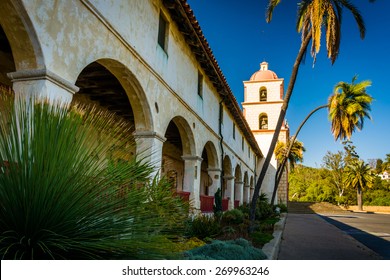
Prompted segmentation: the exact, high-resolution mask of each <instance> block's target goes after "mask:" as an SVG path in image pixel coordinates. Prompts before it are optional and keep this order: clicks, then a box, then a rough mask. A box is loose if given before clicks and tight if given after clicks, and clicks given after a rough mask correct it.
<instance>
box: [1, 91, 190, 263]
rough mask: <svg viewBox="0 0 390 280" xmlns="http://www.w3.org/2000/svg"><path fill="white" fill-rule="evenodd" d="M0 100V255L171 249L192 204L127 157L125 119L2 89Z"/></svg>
mask: <svg viewBox="0 0 390 280" xmlns="http://www.w3.org/2000/svg"><path fill="white" fill-rule="evenodd" d="M0 104H2V106H1V107H0V162H1V163H3V162H7V167H6V169H2V171H0V202H1V208H0V256H1V258H2V259H150V258H167V256H168V255H169V254H170V253H171V252H172V248H173V246H174V244H173V242H171V241H170V240H172V239H173V238H175V237H176V236H177V235H179V234H181V233H182V232H183V231H184V228H183V225H184V221H185V220H186V219H187V217H188V204H186V203H184V202H183V201H182V200H180V199H178V198H176V197H174V196H173V194H172V192H171V186H170V185H169V184H167V182H164V181H160V180H157V178H155V179H154V180H151V178H150V174H151V173H152V172H154V168H153V167H152V166H151V165H150V164H148V163H145V161H144V160H143V159H142V158H139V159H136V158H130V157H129V154H130V153H129V149H132V148H133V147H131V145H132V141H129V140H128V139H129V135H131V130H130V128H129V126H128V123H126V122H125V121H124V120H121V119H118V118H116V117H115V116H114V115H113V114H111V113H108V112H106V111H101V110H98V109H96V108H85V107H80V106H75V107H73V106H72V107H70V108H68V107H61V106H59V105H51V104H48V103H47V102H45V101H44V102H41V101H38V100H25V99H21V100H19V101H18V103H17V104H13V98H12V97H10V96H6V95H4V94H1V100H0Z"/></svg>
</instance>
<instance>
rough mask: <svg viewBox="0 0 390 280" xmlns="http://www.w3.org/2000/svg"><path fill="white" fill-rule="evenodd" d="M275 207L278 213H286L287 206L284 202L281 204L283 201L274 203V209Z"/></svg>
mask: <svg viewBox="0 0 390 280" xmlns="http://www.w3.org/2000/svg"><path fill="white" fill-rule="evenodd" d="M276 208H279V211H280V213H287V212H288V208H287V205H286V204H283V203H279V204H276V205H275V206H274V209H276Z"/></svg>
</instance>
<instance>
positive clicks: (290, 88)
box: [249, 32, 312, 232]
mask: <svg viewBox="0 0 390 280" xmlns="http://www.w3.org/2000/svg"><path fill="white" fill-rule="evenodd" d="M311 37H312V36H311V32H309V33H308V34H307V36H306V38H305V39H304V40H303V42H302V44H301V48H300V49H299V52H298V55H297V58H296V59H295V62H294V66H293V69H292V72H291V78H290V81H289V84H288V88H287V91H286V96H285V97H284V101H283V105H282V108H281V111H280V115H279V119H278V122H277V124H276V128H275V133H274V135H273V138H272V142H271V146H270V147H269V150H268V153H267V157H266V158H265V161H264V164H263V167H262V168H261V172H260V175H259V179H258V180H257V182H256V186H255V190H254V193H253V198H252V201H251V207H250V212H249V219H250V226H249V232H252V231H253V229H254V221H255V211H256V204H257V200H258V198H259V195H260V188H261V185H262V183H263V181H264V178H265V175H266V172H267V169H268V166H269V164H270V162H271V158H272V154H273V152H274V149H275V146H276V142H277V141H278V137H279V133H280V130H281V128H282V125H283V121H284V118H285V116H286V111H287V108H288V103H289V101H290V98H291V96H292V92H293V89H294V85H295V81H296V79H297V75H298V71H299V66H300V64H301V62H302V58H303V56H304V54H305V52H306V49H307V46H308V45H309V42H310V40H311Z"/></svg>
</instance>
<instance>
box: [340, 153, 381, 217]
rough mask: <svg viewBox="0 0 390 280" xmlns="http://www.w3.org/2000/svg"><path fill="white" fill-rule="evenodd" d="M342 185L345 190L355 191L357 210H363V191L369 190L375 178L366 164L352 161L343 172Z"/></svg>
mask: <svg viewBox="0 0 390 280" xmlns="http://www.w3.org/2000/svg"><path fill="white" fill-rule="evenodd" d="M344 176H345V177H344V184H345V185H346V187H347V188H354V189H356V194H357V203H358V209H359V210H360V211H362V210H363V190H364V189H365V188H371V187H372V186H373V183H374V178H375V176H374V175H373V174H372V172H371V168H370V166H369V165H368V164H365V163H364V161H362V160H354V161H353V162H352V163H351V164H350V165H348V166H347V167H346V168H345V170H344Z"/></svg>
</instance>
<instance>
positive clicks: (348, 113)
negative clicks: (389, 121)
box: [329, 76, 373, 140]
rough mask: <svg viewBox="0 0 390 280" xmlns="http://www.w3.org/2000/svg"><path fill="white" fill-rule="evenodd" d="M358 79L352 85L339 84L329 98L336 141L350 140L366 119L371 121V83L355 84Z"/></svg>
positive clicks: (330, 116) (353, 80)
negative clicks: (369, 90)
mask: <svg viewBox="0 0 390 280" xmlns="http://www.w3.org/2000/svg"><path fill="white" fill-rule="evenodd" d="M356 79H357V76H355V77H353V79H352V83H350V84H349V83H345V82H339V83H338V84H337V85H336V87H335V91H334V94H333V95H332V96H330V97H329V118H330V119H331V122H332V134H333V136H334V138H335V140H337V139H339V138H340V140H345V139H348V140H349V139H350V138H351V135H352V133H353V132H354V131H355V129H356V128H357V129H358V130H361V129H362V128H363V124H364V119H365V118H366V117H367V118H369V119H371V117H370V115H369V111H370V104H371V102H372V100H373V98H372V97H371V96H370V95H368V94H367V92H366V88H367V87H368V86H370V85H371V82H370V81H368V80H367V81H362V82H360V83H355V81H356Z"/></svg>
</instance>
